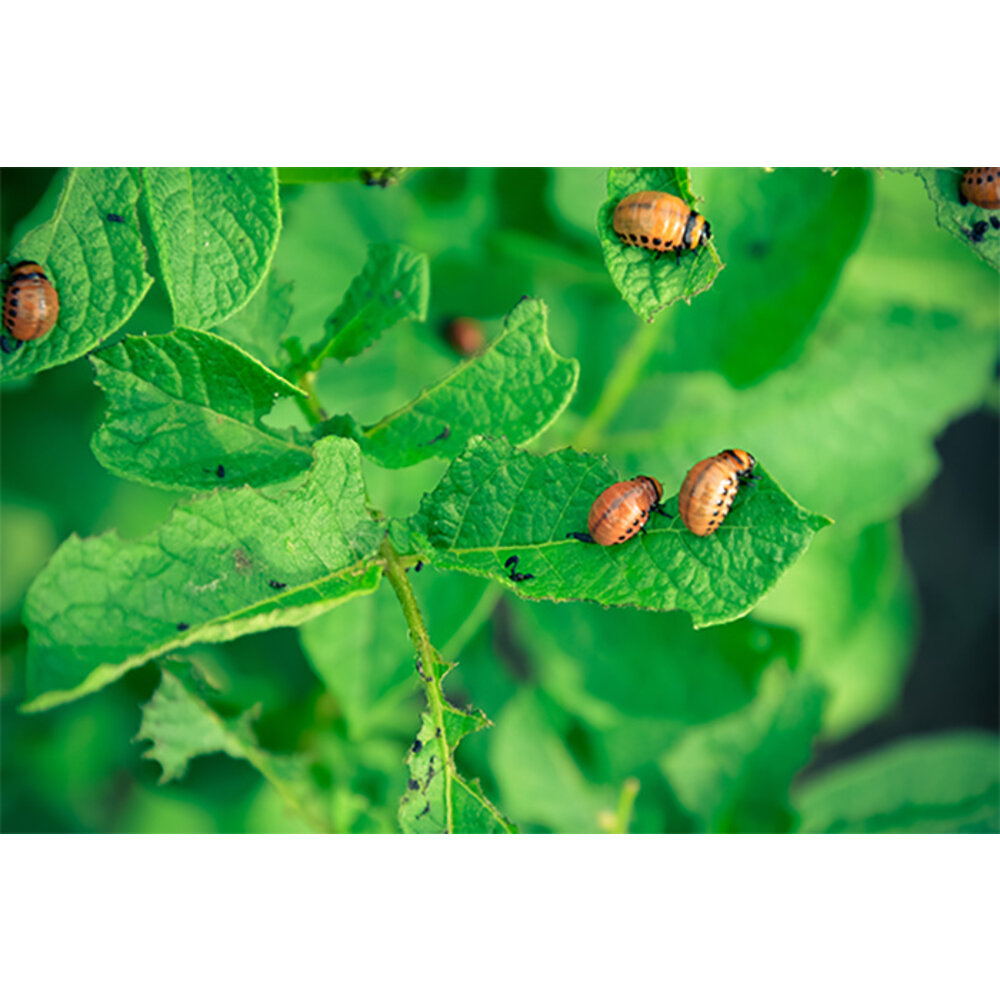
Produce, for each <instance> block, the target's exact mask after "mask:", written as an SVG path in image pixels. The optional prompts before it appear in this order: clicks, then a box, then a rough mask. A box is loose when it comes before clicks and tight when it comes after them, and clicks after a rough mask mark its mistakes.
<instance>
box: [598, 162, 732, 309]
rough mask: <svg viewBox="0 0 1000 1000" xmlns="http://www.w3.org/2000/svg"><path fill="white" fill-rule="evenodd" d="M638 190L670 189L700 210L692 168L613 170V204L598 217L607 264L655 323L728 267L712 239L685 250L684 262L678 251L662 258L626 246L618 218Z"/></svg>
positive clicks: (620, 285)
mask: <svg viewBox="0 0 1000 1000" xmlns="http://www.w3.org/2000/svg"><path fill="white" fill-rule="evenodd" d="M636 191H665V192H666V193H667V194H672V195H676V196H677V197H678V198H681V199H683V200H684V201H685V202H687V204H688V205H690V206H691V207H692V208H693V209H695V211H700V209H699V208H698V207H697V206H696V203H695V198H694V196H693V195H692V193H691V180H690V177H689V175H688V171H687V169H686V168H683V167H621V168H616V167H613V168H612V169H611V170H609V171H608V200H607V201H606V202H605V203H604V204H603V205H602V206H601V209H600V212H599V213H598V216H597V232H598V234H599V236H600V238H601V249H602V250H603V251H604V263H605V264H606V265H607V268H608V273H609V274H610V275H611V279H612V281H614V283H615V286H616V287H617V288H618V291H619V292H621V294H622V298H623V299H625V301H626V302H627V303H628V305H629V307H630V308H631V309H632V311H633V312H634V313H636V315H638V316H641V317H642V318H643V319H645V320H652V319H653V317H654V316H655V315H656V314H657V313H658V312H659V311H660V310H661V309H663V308H664V307H666V306H669V305H671V304H672V303H674V302H677V301H678V299H684V301H685V302H690V301H691V299H692V298H693V297H694V296H695V295H700V294H701V293H702V292H704V291H707V290H708V289H709V288H711V287H712V283H713V282H714V281H715V279H716V277H717V276H718V274H719V272H720V271H721V270H722V268H723V264H722V261H721V260H720V258H719V254H718V251H717V250H716V249H715V245H714V244H713V243H712V242H711V241H709V243H708V245H707V246H705V247H700V248H699V249H697V250H694V251H691V250H682V251H681V255H680V258H679V260H677V259H675V256H674V254H673V253H669V254H665V255H657V254H656V253H654V252H653V251H652V250H645V249H642V248H640V247H627V246H625V244H624V243H622V241H621V240H620V239H618V237H617V236H616V235H615V230H614V226H613V225H612V220H613V218H614V214H615V206H616V205H617V204H618V202H620V201H621V200H622V198H624V197H625V196H626V195H629V194H633V193H635V192H636ZM709 221H710V222H711V219H709Z"/></svg>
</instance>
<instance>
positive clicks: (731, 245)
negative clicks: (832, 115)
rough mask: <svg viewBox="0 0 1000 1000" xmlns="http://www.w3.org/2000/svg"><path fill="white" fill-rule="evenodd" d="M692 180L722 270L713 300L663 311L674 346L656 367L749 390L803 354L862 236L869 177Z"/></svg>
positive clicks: (733, 175) (801, 173) (717, 176)
mask: <svg viewBox="0 0 1000 1000" xmlns="http://www.w3.org/2000/svg"><path fill="white" fill-rule="evenodd" d="M696 180H697V182H698V186H699V189H701V190H702V191H703V193H705V195H706V196H707V198H708V204H710V205H711V206H712V208H713V212H714V213H715V216H716V218H717V219H718V220H719V224H718V225H717V226H715V227H714V229H713V240H714V243H715V245H716V246H717V247H718V251H719V253H721V254H722V255H723V256H724V257H725V259H726V261H727V262H728V264H727V267H726V273H725V274H724V275H723V276H722V277H721V278H720V279H719V281H718V283H717V284H716V285H715V286H714V287H713V288H712V294H711V295H703V296H701V297H700V298H699V299H698V300H697V301H696V302H694V303H692V305H691V308H690V309H675V310H673V311H672V312H671V314H670V317H669V323H670V324H671V326H672V330H671V334H672V339H673V340H674V341H675V344H672V345H671V348H670V349H669V350H666V349H665V350H664V351H663V357H664V361H665V364H668V365H671V366H673V368H674V369H675V370H677V371H693V370H697V369H708V370H712V371H720V372H722V374H723V375H725V376H726V378H727V380H728V381H729V382H730V383H732V384H733V385H739V386H745V385H750V384H752V383H754V382H756V381H758V380H759V379H761V378H763V377H765V376H766V375H767V374H769V373H770V372H771V371H773V370H775V369H777V368H781V367H783V366H785V365H787V364H788V363H789V362H790V361H791V360H793V359H794V357H795V356H796V355H797V354H798V353H799V352H800V351H801V350H802V346H803V344H804V343H805V341H806V338H807V336H808V334H809V332H810V331H811V330H812V328H813V327H814V326H815V324H816V320H817V317H818V315H819V314H820V311H821V309H822V307H823V305H824V303H825V302H826V300H827V299H828V298H829V296H830V292H831V289H832V288H833V287H834V286H835V284H836V282H837V279H838V277H839V275H840V271H841V267H842V266H843V264H844V261H845V260H846V259H847V258H848V257H849V256H850V253H851V251H852V250H853V248H854V247H855V245H856V244H857V242H858V239H859V238H860V236H861V234H862V232H863V231H864V228H865V225H866V223H867V221H868V216H869V213H870V210H871V202H872V191H871V188H872V184H871V178H870V177H869V175H868V174H867V173H866V172H865V171H863V170H841V171H840V172H838V173H837V174H836V176H833V177H831V176H830V175H829V174H826V173H824V172H823V171H820V170H802V169H792V170H776V171H772V172H765V171H763V170H726V169H719V170H699V171H698V172H697V176H696ZM723 220H725V222H723Z"/></svg>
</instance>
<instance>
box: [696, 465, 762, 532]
mask: <svg viewBox="0 0 1000 1000" xmlns="http://www.w3.org/2000/svg"><path fill="white" fill-rule="evenodd" d="M756 464H757V460H756V459H755V458H754V457H753V455H751V454H750V453H749V452H746V451H743V450H742V449H740V448H729V449H727V450H726V451H721V452H719V454H718V455H713V456H712V457H711V458H704V459H702V460H701V461H700V462H699V463H698V464H697V465H695V466H694V468H693V469H691V471H690V472H689V473H688V474H687V475H686V476H685V477H684V483H683V484H682V486H681V492H680V495H679V497H678V499H677V506H678V513H679V514H680V515H681V520H682V521H683V522H684V524H685V525H686V526H687V529H688V530H689V531H691V532H693V533H694V534H696V535H702V536H707V535H711V534H713V533H714V532H715V531H716V529H717V528H718V527H719V525H720V524H722V522H723V521H724V520H725V518H726V515H727V514H728V513H729V509H730V508H731V507H732V506H733V501H734V500H735V499H736V493H737V491H738V490H739V488H740V486H741V485H742V484H743V483H744V482H746V480H748V479H755V478H757V477H756V476H753V475H752V473H753V470H754V466H755V465H756Z"/></svg>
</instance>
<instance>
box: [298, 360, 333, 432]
mask: <svg viewBox="0 0 1000 1000" xmlns="http://www.w3.org/2000/svg"><path fill="white" fill-rule="evenodd" d="M298 386H299V388H300V389H301V390H302V391H303V392H304V393H305V394H306V398H305V399H303V398H302V397H301V396H296V397H295V401H296V402H297V403H298V404H299V409H300V410H301V411H302V413H303V414H304V415H305V418H306V420H308V421H309V424H310V425H311V426H312V427H315V426H316V424H319V423H322V422H323V421H324V420H326V411H325V410H324V409H323V404H322V403H321V402H320V401H319V396H317V395H316V376H315V375H314V374H313V372H305V373H304V374H302V375H300V376H299V379H298Z"/></svg>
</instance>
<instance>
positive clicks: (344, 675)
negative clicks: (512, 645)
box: [299, 567, 487, 740]
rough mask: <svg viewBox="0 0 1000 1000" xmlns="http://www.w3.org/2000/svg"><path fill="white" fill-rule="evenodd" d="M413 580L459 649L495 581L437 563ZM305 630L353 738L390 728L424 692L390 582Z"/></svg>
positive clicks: (443, 633) (311, 654)
mask: <svg viewBox="0 0 1000 1000" xmlns="http://www.w3.org/2000/svg"><path fill="white" fill-rule="evenodd" d="M409 581H410V584H411V586H412V587H413V589H414V591H415V592H416V593H417V596H418V599H419V601H420V606H421V610H422V612H423V614H424V616H425V618H426V619H427V623H428V631H429V632H430V634H431V635H433V636H435V637H436V639H437V641H438V642H439V643H440V644H441V648H442V649H444V650H446V651H447V652H448V655H449V656H455V655H457V654H458V652H459V651H460V650H461V647H462V645H463V644H464V641H465V639H464V637H463V632H464V631H465V630H464V628H463V626H464V624H465V622H466V620H467V619H468V618H469V616H470V615H472V614H473V613H474V612H475V609H476V608H477V607H478V604H479V602H480V601H481V599H482V595H483V592H484V590H485V589H486V586H487V584H486V583H485V581H479V580H470V579H469V578H468V577H463V576H457V575H456V574H454V573H437V572H435V571H434V570H433V569H432V568H430V567H426V568H424V570H423V572H422V573H420V574H419V575H416V574H414V573H412V572H411V573H410V574H409ZM470 584H471V586H470ZM299 636H300V639H301V642H302V648H303V651H304V652H305V654H306V657H307V658H308V660H309V662H310V663H311V664H312V666H313V669H314V670H315V671H316V673H317V674H318V675H319V677H320V679H321V680H322V681H323V683H324V685H325V686H326V689H327V690H328V691H329V692H330V693H331V694H332V695H333V696H334V697H335V698H336V700H337V706H338V708H339V709H340V711H341V712H342V713H343V717H344V720H345V722H346V724H347V730H348V733H349V734H350V736H351V738H352V739H353V740H362V739H367V738H369V737H370V736H371V734H372V733H373V732H375V731H378V730H379V729H380V728H384V727H385V726H386V725H387V724H388V723H389V722H390V720H392V718H393V716H394V713H395V711H396V709H397V708H398V706H399V705H400V704H401V703H403V702H404V701H405V700H406V699H409V698H412V696H413V695H414V693H415V691H416V684H417V679H418V678H417V672H416V670H415V669H414V665H413V645H412V644H411V642H410V638H409V635H408V634H407V630H406V629H405V628H404V627H403V617H402V615H401V613H400V609H399V602H398V601H397V600H396V596H395V594H394V593H393V591H392V589H391V588H389V587H381V588H380V589H379V590H378V591H377V592H376V593H375V594H373V595H371V597H369V598H368V599H367V600H365V601H359V602H358V603H356V604H352V605H351V606H350V607H341V608H335V609H334V610H333V611H330V612H328V613H327V614H324V615H321V616H319V617H318V618H314V619H313V620H312V621H310V622H307V623H306V624H305V625H303V626H302V627H301V628H300V629H299ZM456 639H457V640H459V642H458V643H457V644H456V642H455V640H456Z"/></svg>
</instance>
